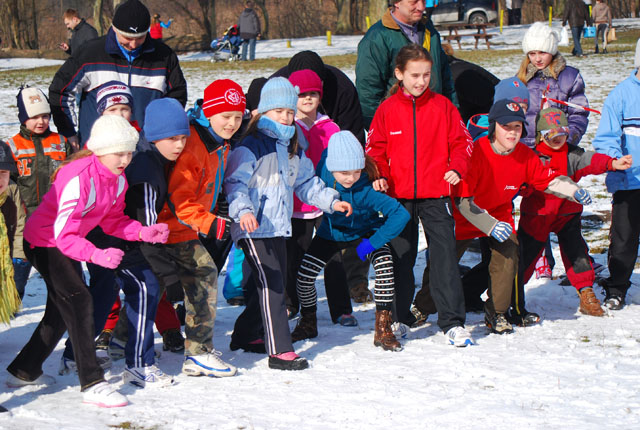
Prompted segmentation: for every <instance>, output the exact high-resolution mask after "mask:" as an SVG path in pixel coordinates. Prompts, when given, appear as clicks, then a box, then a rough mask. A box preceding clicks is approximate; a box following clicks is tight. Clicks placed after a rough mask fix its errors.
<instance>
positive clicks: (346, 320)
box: [336, 314, 358, 327]
mask: <svg viewBox="0 0 640 430" xmlns="http://www.w3.org/2000/svg"><path fill="white" fill-rule="evenodd" d="M336 322H337V323H338V324H340V325H341V326H345V327H355V326H357V325H358V320H357V319H356V317H354V316H353V315H352V314H342V315H340V316H339V317H338V319H337V320H336Z"/></svg>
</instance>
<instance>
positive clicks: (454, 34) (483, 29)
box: [440, 22, 494, 50]
mask: <svg viewBox="0 0 640 430" xmlns="http://www.w3.org/2000/svg"><path fill="white" fill-rule="evenodd" d="M440 27H441V28H442V29H444V30H448V31H449V34H448V35H446V36H443V39H444V40H446V41H447V42H451V41H452V40H455V41H456V42H457V43H458V49H460V50H461V49H462V44H461V43H460V39H462V38H463V37H471V36H473V38H474V39H475V41H476V43H475V45H474V49H478V41H479V40H480V39H483V40H484V41H485V43H486V44H487V49H491V43H490V39H491V38H492V37H493V36H494V35H493V34H488V33H487V27H493V25H492V24H468V23H464V22H458V23H453V24H444V25H442V26H440ZM467 28H475V29H477V30H478V32H477V33H462V34H461V33H459V32H458V30H459V29H460V30H462V29H467Z"/></svg>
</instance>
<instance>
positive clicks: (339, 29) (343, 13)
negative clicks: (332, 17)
mask: <svg viewBox="0 0 640 430" xmlns="http://www.w3.org/2000/svg"><path fill="white" fill-rule="evenodd" d="M334 3H335V4H336V9H337V10H338V20H337V21H336V34H351V33H353V27H352V26H351V0H334Z"/></svg>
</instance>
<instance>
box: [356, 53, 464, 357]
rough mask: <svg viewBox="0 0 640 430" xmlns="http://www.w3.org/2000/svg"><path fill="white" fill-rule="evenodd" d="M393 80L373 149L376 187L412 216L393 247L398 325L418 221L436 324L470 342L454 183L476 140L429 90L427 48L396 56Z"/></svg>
mask: <svg viewBox="0 0 640 430" xmlns="http://www.w3.org/2000/svg"><path fill="white" fill-rule="evenodd" d="M395 64H396V69H395V76H396V78H397V79H398V85H395V86H394V87H393V88H392V89H391V91H390V94H391V95H390V96H389V98H388V99H386V100H385V101H384V102H382V104H381V105H380V107H378V110H377V111H376V113H375V116H374V119H373V122H372V123H371V128H370V134H369V140H368V142H367V154H369V155H370V156H371V157H373V159H374V160H375V161H376V164H377V166H378V170H379V171H380V176H381V179H378V180H377V181H374V183H373V188H374V189H375V190H376V191H387V190H388V193H389V195H390V196H391V197H394V198H396V199H398V201H399V202H400V203H401V204H402V205H403V206H404V207H405V209H407V211H408V212H409V214H411V217H412V219H411V221H410V222H409V223H407V225H406V227H405V228H404V230H403V231H402V233H400V235H399V236H398V237H396V238H395V239H392V240H391V242H390V246H391V252H392V253H393V262H394V274H395V286H396V309H397V314H396V315H395V317H396V318H397V320H398V321H399V322H400V323H403V324H406V325H408V326H411V325H412V324H413V323H414V322H415V321H416V318H415V316H414V315H413V314H412V313H411V311H410V306H411V302H412V300H413V293H414V290H415V280H414V275H413V267H414V264H415V261H416V255H417V252H418V222H422V226H423V228H424V231H425V235H426V237H427V241H428V243H429V265H430V267H431V285H432V286H431V292H432V295H433V298H434V301H435V303H436V307H437V310H438V325H439V327H440V329H441V330H442V331H443V332H444V333H445V334H446V338H447V342H449V343H450V344H451V345H455V346H461V347H462V346H467V345H472V344H473V340H472V339H471V336H470V334H469V332H468V331H467V330H466V329H465V328H464V323H465V318H466V314H465V309H464V295H463V292H462V283H461V281H460V272H459V270H458V264H457V259H456V252H455V247H456V241H455V236H454V223H453V216H452V213H451V198H450V196H451V187H452V185H456V184H457V183H458V182H460V179H461V178H464V176H465V174H466V173H467V169H468V165H469V157H470V155H471V151H472V148H473V147H472V143H471V139H470V137H469V133H468V132H467V130H466V128H465V127H464V124H463V123H462V119H461V118H460V114H459V113H458V110H457V109H456V107H455V106H454V105H453V104H452V103H451V102H450V101H449V100H448V99H446V98H445V97H443V96H441V95H439V94H436V93H434V92H432V91H431V90H429V81H430V79H431V64H432V60H431V56H430V54H429V52H428V51H427V50H426V49H424V48H423V47H421V46H419V45H416V44H410V45H406V46H404V47H403V48H402V49H401V50H400V51H399V52H398V55H397V57H396V60H395Z"/></svg>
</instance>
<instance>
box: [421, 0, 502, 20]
mask: <svg viewBox="0 0 640 430" xmlns="http://www.w3.org/2000/svg"><path fill="white" fill-rule="evenodd" d="M497 9H498V0H440V4H439V5H438V6H437V7H436V8H434V9H433V13H432V15H431V20H432V21H433V23H434V24H444V23H451V22H465V23H468V24H487V23H489V22H495V21H497V19H498V10H497Z"/></svg>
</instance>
